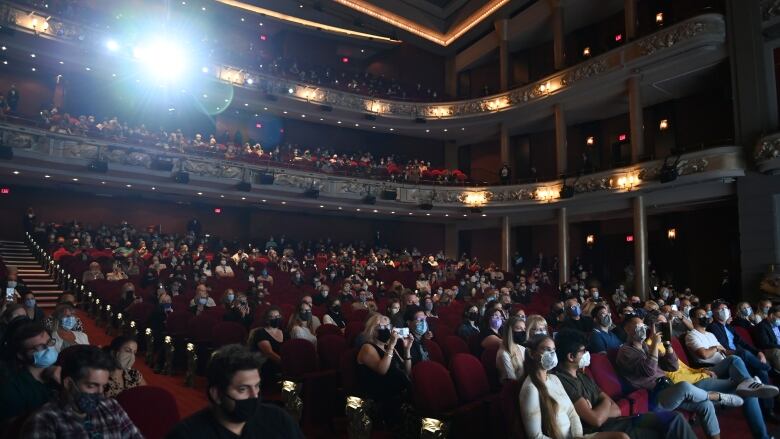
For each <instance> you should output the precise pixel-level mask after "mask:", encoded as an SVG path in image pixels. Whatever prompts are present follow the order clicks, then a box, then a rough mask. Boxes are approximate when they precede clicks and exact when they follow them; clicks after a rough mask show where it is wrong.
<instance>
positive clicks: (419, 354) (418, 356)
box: [404, 305, 430, 366]
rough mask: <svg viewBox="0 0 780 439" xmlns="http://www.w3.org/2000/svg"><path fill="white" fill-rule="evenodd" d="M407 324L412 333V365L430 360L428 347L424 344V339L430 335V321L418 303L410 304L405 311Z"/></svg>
mask: <svg viewBox="0 0 780 439" xmlns="http://www.w3.org/2000/svg"><path fill="white" fill-rule="evenodd" d="M404 318H405V319H406V326H407V328H409V333H410V334H411V335H412V346H411V348H410V352H411V356H412V366H414V365H415V364H417V363H419V362H421V361H428V360H430V355H429V354H428V349H427V348H426V347H425V345H424V344H423V339H424V338H425V337H427V336H428V334H429V332H428V321H427V317H425V311H423V310H422V309H420V307H419V306H417V305H409V306H407V307H406V310H405V311H404Z"/></svg>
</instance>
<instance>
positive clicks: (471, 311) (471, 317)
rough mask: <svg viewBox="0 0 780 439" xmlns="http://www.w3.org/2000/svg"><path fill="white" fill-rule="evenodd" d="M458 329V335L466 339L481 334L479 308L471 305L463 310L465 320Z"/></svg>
mask: <svg viewBox="0 0 780 439" xmlns="http://www.w3.org/2000/svg"><path fill="white" fill-rule="evenodd" d="M457 331H458V336H459V337H460V338H462V339H464V340H466V341H469V339H471V337H475V336H478V335H479V308H477V307H476V306H474V305H471V306H468V307H466V308H465V309H464V310H463V321H462V322H461V324H460V326H458V330H457Z"/></svg>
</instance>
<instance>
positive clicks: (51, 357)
mask: <svg viewBox="0 0 780 439" xmlns="http://www.w3.org/2000/svg"><path fill="white" fill-rule="evenodd" d="M57 355H58V353H57V350H56V349H54V348H53V347H51V346H50V347H47V348H46V349H44V350H42V351H35V353H34V354H33V365H35V367H40V368H46V367H49V366H51V365H52V364H54V363H56V362H57Z"/></svg>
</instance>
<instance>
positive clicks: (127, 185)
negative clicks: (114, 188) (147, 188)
mask: <svg viewBox="0 0 780 439" xmlns="http://www.w3.org/2000/svg"><path fill="white" fill-rule="evenodd" d="M125 187H133V185H132V184H126V185H125Z"/></svg>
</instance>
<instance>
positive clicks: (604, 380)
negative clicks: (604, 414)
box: [589, 354, 648, 416]
mask: <svg viewBox="0 0 780 439" xmlns="http://www.w3.org/2000/svg"><path fill="white" fill-rule="evenodd" d="M589 369H590V373H591V374H592V375H593V381H595V382H596V385H598V386H599V388H601V390H602V391H604V393H606V394H607V395H609V397H610V398H612V399H613V400H614V401H615V403H617V405H618V406H619V407H620V411H621V414H622V416H631V415H636V414H639V413H645V412H647V410H648V395H647V391H646V390H644V389H640V390H636V391H634V392H631V393H629V394H627V395H624V393H623V385H622V383H621V382H620V378H619V377H618V374H617V373H616V372H615V368H614V367H612V363H610V361H609V358H608V357H607V356H606V355H604V354H592V355H591V356H590V367H589Z"/></svg>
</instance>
